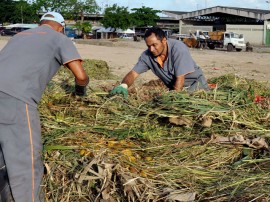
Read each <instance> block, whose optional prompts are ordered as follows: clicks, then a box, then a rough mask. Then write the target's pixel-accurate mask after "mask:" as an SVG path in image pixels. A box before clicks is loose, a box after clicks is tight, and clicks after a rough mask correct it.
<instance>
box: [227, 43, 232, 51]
mask: <svg viewBox="0 0 270 202" xmlns="http://www.w3.org/2000/svg"><path fill="white" fill-rule="evenodd" d="M227 51H228V52H232V51H233V45H232V44H228V46H227Z"/></svg>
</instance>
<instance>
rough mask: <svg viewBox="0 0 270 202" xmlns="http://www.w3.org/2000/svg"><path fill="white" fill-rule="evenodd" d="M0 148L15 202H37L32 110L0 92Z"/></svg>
mask: <svg viewBox="0 0 270 202" xmlns="http://www.w3.org/2000/svg"><path fill="white" fill-rule="evenodd" d="M0 145H1V147H2V151H3V155H4V161H5V164H6V169H7V173H8V178H9V183H10V188H11V192H12V196H13V198H14V200H15V202H39V201H43V199H41V200H40V198H39V195H40V190H41V189H40V185H41V181H42V176H43V164H42V159H41V152H42V144H41V129H40V119H39V114H38V112H37V109H36V107H33V106H30V105H28V104H26V103H24V102H22V101H20V100H18V99H16V98H14V97H12V96H9V95H7V94H5V93H3V92H0Z"/></svg>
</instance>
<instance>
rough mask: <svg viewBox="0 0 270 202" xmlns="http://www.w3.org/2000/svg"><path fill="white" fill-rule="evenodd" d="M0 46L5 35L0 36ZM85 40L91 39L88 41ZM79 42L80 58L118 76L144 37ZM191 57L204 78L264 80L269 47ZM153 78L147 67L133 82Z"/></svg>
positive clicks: (269, 68) (269, 71) (269, 72)
mask: <svg viewBox="0 0 270 202" xmlns="http://www.w3.org/2000/svg"><path fill="white" fill-rule="evenodd" d="M0 39H2V40H0V49H2V48H3V47H4V45H5V44H6V43H7V39H3V38H1V37H0ZM88 43H92V42H89V40H88ZM93 44H96V43H92V44H80V42H76V44H75V45H76V47H77V49H78V51H79V53H80V54H81V56H82V58H88V59H100V60H105V61H106V62H107V63H108V65H109V66H110V68H111V70H112V72H113V73H114V74H116V75H119V77H120V78H122V77H123V76H124V75H125V74H126V73H128V71H129V70H130V69H131V68H132V67H133V66H134V65H135V64H136V62H137V60H138V57H139V56H140V54H141V53H142V51H144V50H145V49H146V46H145V44H144V41H141V42H134V41H131V40H130V41H123V40H122V41H117V40H116V41H108V43H104V45H93ZM190 53H191V55H192V57H193V58H194V60H195V61H196V62H197V64H198V65H200V66H201V67H202V69H203V71H204V73H205V75H206V77H207V78H211V77H215V76H219V75H223V74H228V73H233V74H237V75H240V76H243V77H246V78H249V79H255V80H258V81H268V80H269V77H270V65H269V58H270V49H269V48H260V47H254V51H253V52H227V51H224V50H208V49H205V50H200V49H190ZM155 78H157V77H156V76H155V75H153V74H152V73H151V72H150V71H149V72H147V73H144V74H142V75H141V76H140V78H139V79H138V81H137V82H140V83H141V82H146V81H149V80H152V79H155ZM120 80H121V79H120Z"/></svg>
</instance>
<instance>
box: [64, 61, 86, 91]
mask: <svg viewBox="0 0 270 202" xmlns="http://www.w3.org/2000/svg"><path fill="white" fill-rule="evenodd" d="M65 65H66V66H67V68H69V69H70V71H71V72H72V73H73V74H74V76H75V94H76V95H80V96H82V95H85V94H86V86H87V84H88V83H89V77H88V75H87V74H86V72H85V70H84V68H83V66H82V62H81V61H80V60H74V61H71V62H69V63H67V64H65Z"/></svg>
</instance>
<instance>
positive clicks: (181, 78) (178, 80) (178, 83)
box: [173, 75, 185, 92]
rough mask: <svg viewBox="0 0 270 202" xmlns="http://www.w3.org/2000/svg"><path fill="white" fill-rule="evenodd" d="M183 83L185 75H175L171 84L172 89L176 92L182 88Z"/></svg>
mask: <svg viewBox="0 0 270 202" xmlns="http://www.w3.org/2000/svg"><path fill="white" fill-rule="evenodd" d="M184 84H185V75H180V76H177V77H176V81H175V83H174V86H173V90H175V91H177V92H179V91H181V90H183V87H184Z"/></svg>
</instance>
